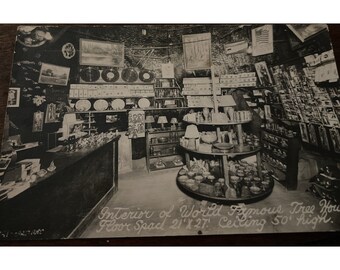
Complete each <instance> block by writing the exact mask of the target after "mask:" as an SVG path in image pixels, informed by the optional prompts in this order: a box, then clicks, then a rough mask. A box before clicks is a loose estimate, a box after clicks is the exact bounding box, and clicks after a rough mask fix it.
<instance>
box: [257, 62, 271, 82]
mask: <svg viewBox="0 0 340 270" xmlns="http://www.w3.org/2000/svg"><path fill="white" fill-rule="evenodd" d="M255 69H256V73H257V76H258V77H259V81H260V84H261V85H262V86H271V85H273V80H272V78H271V76H270V73H269V69H268V67H267V63H266V62H265V61H262V62H258V63H255Z"/></svg>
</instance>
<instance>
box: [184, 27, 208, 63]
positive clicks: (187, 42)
mask: <svg viewBox="0 0 340 270" xmlns="http://www.w3.org/2000/svg"><path fill="white" fill-rule="evenodd" d="M182 42H183V58H184V59H183V61H184V68H185V69H186V70H204V69H210V68H211V65H212V60H211V33H203V34H192V35H183V36H182Z"/></svg>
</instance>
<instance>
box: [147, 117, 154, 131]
mask: <svg viewBox="0 0 340 270" xmlns="http://www.w3.org/2000/svg"><path fill="white" fill-rule="evenodd" d="M145 123H146V128H147V129H148V130H150V131H152V130H153V128H152V123H155V118H154V117H153V115H147V116H146V118H145Z"/></svg>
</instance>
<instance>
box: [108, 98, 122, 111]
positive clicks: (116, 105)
mask: <svg viewBox="0 0 340 270" xmlns="http://www.w3.org/2000/svg"><path fill="white" fill-rule="evenodd" d="M111 107H112V109H114V110H122V109H124V108H125V102H124V100H122V99H120V98H117V99H114V100H113V101H112V103H111Z"/></svg>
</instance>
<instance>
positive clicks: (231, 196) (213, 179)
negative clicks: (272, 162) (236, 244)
mask: <svg viewBox="0 0 340 270" xmlns="http://www.w3.org/2000/svg"><path fill="white" fill-rule="evenodd" d="M238 165H239V164H238ZM239 166H240V167H242V166H241V165H239ZM248 167H250V165H249V164H248ZM254 170H256V168H254ZM264 177H265V178H266V179H267V180H263V181H259V179H260V178H258V177H254V179H252V178H250V177H244V178H242V177H239V176H236V175H230V176H229V178H230V179H229V184H227V183H226V182H225V179H224V178H223V177H221V175H220V172H209V171H201V172H199V171H192V170H188V168H187V167H186V166H184V167H183V168H181V169H180V170H179V172H178V176H177V184H178V186H179V188H180V189H181V190H182V191H184V192H186V193H188V194H191V195H194V196H197V197H198V198H200V199H207V200H212V201H218V202H220V203H226V204H229V203H239V202H244V203H250V202H255V201H257V200H260V199H263V198H265V197H266V196H268V195H269V194H270V193H271V191H272V189H273V185H274V182H273V180H272V179H269V178H268V177H266V176H264Z"/></svg>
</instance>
